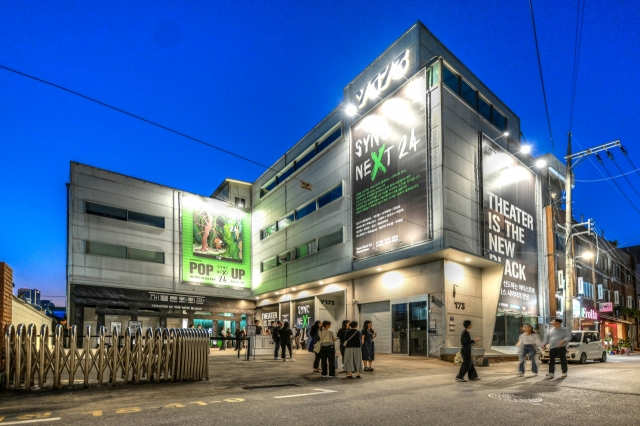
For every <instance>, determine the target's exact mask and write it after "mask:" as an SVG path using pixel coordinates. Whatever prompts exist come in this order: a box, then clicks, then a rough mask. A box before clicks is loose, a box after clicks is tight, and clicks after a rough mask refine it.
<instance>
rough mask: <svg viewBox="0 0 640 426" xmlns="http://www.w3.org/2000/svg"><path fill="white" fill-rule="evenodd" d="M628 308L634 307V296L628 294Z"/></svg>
mask: <svg viewBox="0 0 640 426" xmlns="http://www.w3.org/2000/svg"><path fill="white" fill-rule="evenodd" d="M627 308H631V309H633V297H631V296H627Z"/></svg>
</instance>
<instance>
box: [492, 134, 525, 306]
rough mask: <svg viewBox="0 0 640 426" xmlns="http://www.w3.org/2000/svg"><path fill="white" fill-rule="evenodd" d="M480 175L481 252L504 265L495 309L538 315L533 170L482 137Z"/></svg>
mask: <svg viewBox="0 0 640 426" xmlns="http://www.w3.org/2000/svg"><path fill="white" fill-rule="evenodd" d="M482 175H483V192H484V194H483V203H484V225H485V226H484V229H485V231H484V236H485V257H488V258H489V259H491V260H495V261H497V262H500V263H502V264H503V265H504V266H505V268H504V273H503V275H502V282H501V284H500V298H499V300H498V309H499V310H500V311H512V312H520V313H521V314H524V315H538V242H537V241H538V237H537V223H536V218H535V212H536V179H535V175H534V174H533V173H532V172H531V171H530V170H529V169H527V168H526V167H525V166H524V165H522V164H521V163H520V162H519V161H518V160H516V159H515V158H514V157H513V156H511V155H510V154H508V153H507V152H506V151H505V150H504V149H502V148H501V147H500V146H498V144H496V143H495V142H492V141H491V140H488V139H487V138H486V137H485V138H484V140H483V142H482Z"/></svg>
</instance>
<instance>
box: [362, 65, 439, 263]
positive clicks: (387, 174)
mask: <svg viewBox="0 0 640 426" xmlns="http://www.w3.org/2000/svg"><path fill="white" fill-rule="evenodd" d="M425 75H426V73H425V72H424V70H423V71H421V72H419V73H418V74H416V75H415V76H414V77H412V78H411V79H409V81H407V82H406V83H405V84H404V85H402V86H401V87H400V88H399V89H398V90H396V91H395V92H394V93H393V94H391V95H390V96H389V97H388V98H386V99H385V100H384V101H382V102H381V103H380V104H379V105H377V106H376V107H374V108H373V109H372V110H371V111H369V112H368V113H367V114H366V115H365V116H364V117H362V118H361V119H359V120H358V121H356V122H355V123H354V124H353V125H352V126H351V129H350V130H351V148H350V150H351V171H350V173H351V184H352V188H351V189H352V192H351V193H352V218H353V222H352V223H353V227H352V229H353V231H352V233H353V235H352V237H353V252H354V253H353V256H354V257H355V258H357V259H363V258H366V257H369V256H374V255H376V254H380V253H384V252H388V251H392V250H396V249H399V248H401V247H404V246H407V245H412V244H416V243H419V242H423V241H427V240H428V239H429V237H430V235H429V234H430V233H429V221H428V219H429V216H428V215H429V214H430V212H429V206H428V199H427V178H428V173H429V170H427V155H428V143H427V127H426V121H427V120H426V114H427V105H426V100H427V89H426V78H425Z"/></svg>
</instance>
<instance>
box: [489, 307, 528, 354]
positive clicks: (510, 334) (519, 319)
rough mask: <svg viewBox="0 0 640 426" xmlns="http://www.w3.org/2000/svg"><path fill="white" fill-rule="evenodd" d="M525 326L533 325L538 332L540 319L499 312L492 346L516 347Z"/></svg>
mask: <svg viewBox="0 0 640 426" xmlns="http://www.w3.org/2000/svg"><path fill="white" fill-rule="evenodd" d="M525 324H531V325H532V326H533V329H534V330H536V329H537V328H538V317H534V316H528V315H518V314H513V313H509V312H498V314H497V315H496V326H495V328H494V330H493V339H491V346H515V344H516V343H518V337H519V336H520V334H522V331H521V329H522V326H523V325H525Z"/></svg>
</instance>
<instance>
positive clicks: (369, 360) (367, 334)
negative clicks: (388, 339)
mask: <svg viewBox="0 0 640 426" xmlns="http://www.w3.org/2000/svg"><path fill="white" fill-rule="evenodd" d="M376 337H378V333H376V332H375V330H374V329H373V323H372V322H371V321H369V320H367V321H365V322H364V327H363V328H362V361H364V371H373V361H374V360H375V358H376V348H375V345H374V343H373V339H375V338H376Z"/></svg>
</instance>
